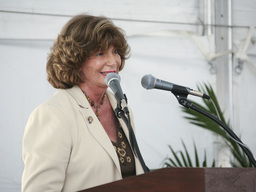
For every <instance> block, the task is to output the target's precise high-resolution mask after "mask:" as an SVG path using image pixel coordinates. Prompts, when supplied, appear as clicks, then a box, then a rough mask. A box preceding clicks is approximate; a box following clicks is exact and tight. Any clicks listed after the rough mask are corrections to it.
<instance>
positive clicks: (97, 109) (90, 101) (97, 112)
mask: <svg viewBox="0 0 256 192" xmlns="http://www.w3.org/2000/svg"><path fill="white" fill-rule="evenodd" d="M83 93H84V95H85V97H86V98H87V100H88V102H89V103H90V105H91V106H92V107H93V108H94V109H95V113H96V116H97V117H98V118H99V108H100V107H101V105H103V103H104V101H105V100H106V97H107V95H106V93H104V95H103V97H102V99H101V101H100V104H99V105H95V102H94V101H93V100H92V99H91V98H90V97H89V96H87V95H86V93H85V92H84V91H83Z"/></svg>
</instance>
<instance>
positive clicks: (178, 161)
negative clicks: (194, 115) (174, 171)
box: [164, 140, 215, 167]
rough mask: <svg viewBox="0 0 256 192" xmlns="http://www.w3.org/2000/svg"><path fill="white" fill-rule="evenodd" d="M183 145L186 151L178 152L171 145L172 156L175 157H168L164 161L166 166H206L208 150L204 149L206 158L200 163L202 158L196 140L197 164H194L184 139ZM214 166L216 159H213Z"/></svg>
mask: <svg viewBox="0 0 256 192" xmlns="http://www.w3.org/2000/svg"><path fill="white" fill-rule="evenodd" d="M182 145H183V149H184V151H177V152H175V150H174V149H173V148H172V147H171V146H170V145H169V148H170V150H171V152H172V156H173V157H174V158H166V159H165V162H164V166H165V167H206V166H207V156H206V151H204V160H203V162H202V163H201V165H200V159H199V155H198V151H197V147H196V144H195V142H194V153H195V154H194V155H195V160H194V162H195V164H193V163H192V159H191V157H190V154H189V152H188V150H187V147H186V145H185V143H184V142H183V140H182ZM214 166H215V161H213V163H212V167H214Z"/></svg>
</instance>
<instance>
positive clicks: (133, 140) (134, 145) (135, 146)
mask: <svg viewBox="0 0 256 192" xmlns="http://www.w3.org/2000/svg"><path fill="white" fill-rule="evenodd" d="M120 103H121V101H120V102H117V107H116V109H115V114H116V116H117V117H118V118H121V119H122V120H123V121H124V122H125V124H126V126H127V127H128V130H129V138H130V145H131V148H132V150H133V152H134V154H135V156H137V157H138V159H139V161H140V163H141V165H142V168H143V170H144V172H145V173H146V172H149V171H150V170H149V168H148V167H147V166H146V164H145V162H144V160H143V157H142V155H141V153H140V150H139V146H138V143H137V140H136V137H135V134H134V132H133V128H132V125H131V121H130V115H129V110H128V107H124V110H122V107H121V104H120ZM125 114H126V115H127V116H128V118H127V117H126V115H125Z"/></svg>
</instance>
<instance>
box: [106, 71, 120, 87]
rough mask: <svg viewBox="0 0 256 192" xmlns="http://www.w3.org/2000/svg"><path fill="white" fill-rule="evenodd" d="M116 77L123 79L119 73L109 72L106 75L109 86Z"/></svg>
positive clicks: (118, 79)
mask: <svg viewBox="0 0 256 192" xmlns="http://www.w3.org/2000/svg"><path fill="white" fill-rule="evenodd" d="M114 79H116V80H117V81H119V82H120V81H121V77H120V76H119V75H118V74H117V73H109V74H107V76H106V77H105V83H106V85H107V86H108V87H109V83H110V82H111V81H112V80H114Z"/></svg>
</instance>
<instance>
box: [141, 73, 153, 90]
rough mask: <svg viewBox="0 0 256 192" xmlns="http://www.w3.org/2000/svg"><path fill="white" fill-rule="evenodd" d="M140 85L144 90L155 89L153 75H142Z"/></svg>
mask: <svg viewBox="0 0 256 192" xmlns="http://www.w3.org/2000/svg"><path fill="white" fill-rule="evenodd" d="M141 85H142V87H144V88H145V89H153V88H154V87H155V77H154V76H153V75H151V74H150V75H144V76H143V77H142V79H141Z"/></svg>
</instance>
